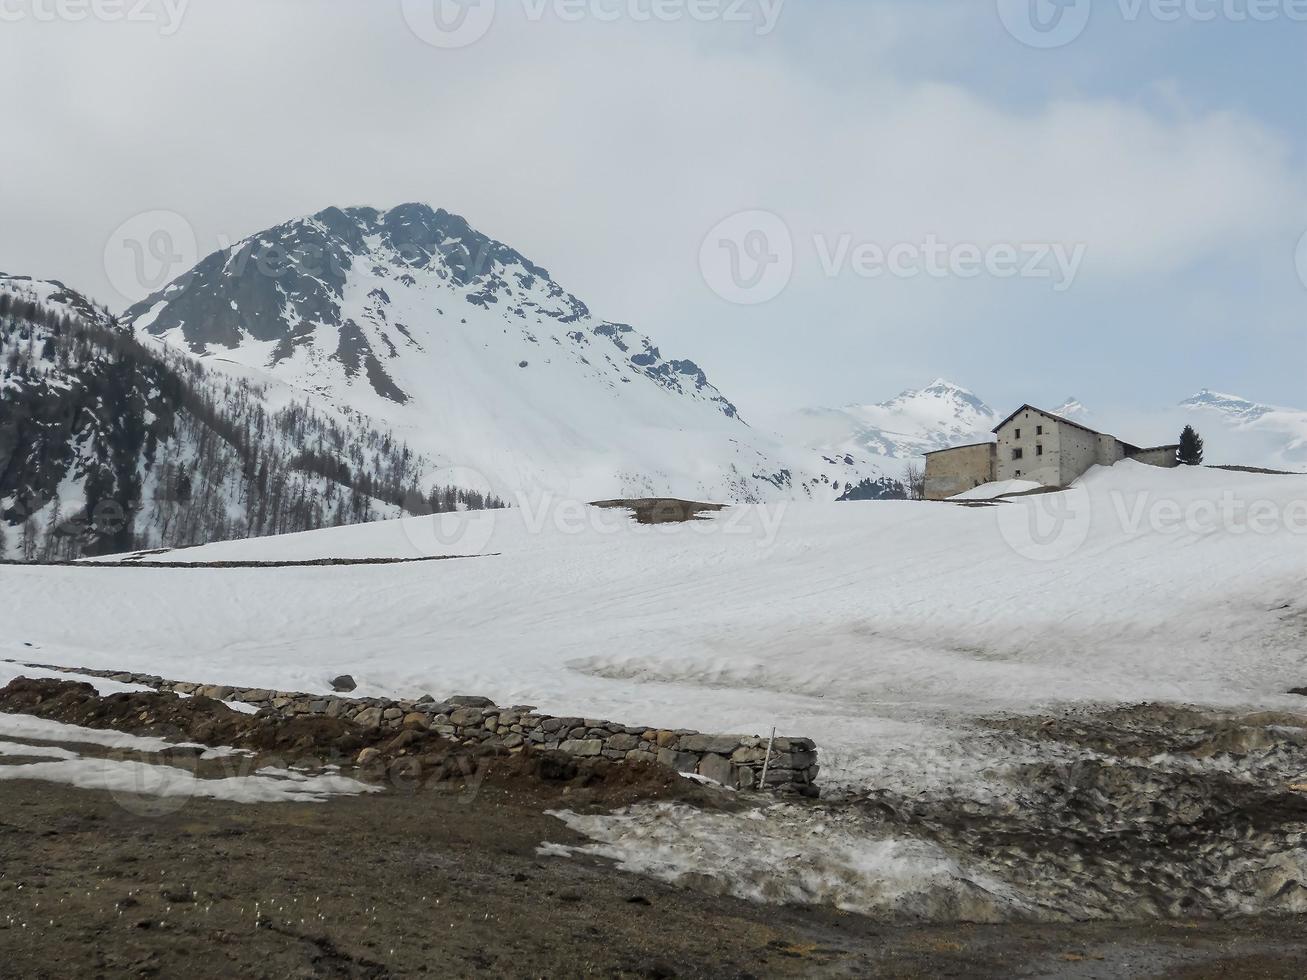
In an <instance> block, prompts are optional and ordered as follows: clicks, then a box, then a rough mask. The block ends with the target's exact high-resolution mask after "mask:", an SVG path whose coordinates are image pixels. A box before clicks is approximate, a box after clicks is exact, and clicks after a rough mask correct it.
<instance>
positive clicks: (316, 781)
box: [0, 757, 380, 803]
mask: <svg viewBox="0 0 1307 980" xmlns="http://www.w3.org/2000/svg"><path fill="white" fill-rule="evenodd" d="M7 779H37V780H41V781H43V782H51V783H68V784H69V785H72V786H76V787H78V788H79V789H93V790H108V791H109V792H111V793H132V794H139V795H143V796H160V797H187V798H189V797H204V798H208V799H213V800H228V801H231V802H234V803H287V802H296V803H321V802H324V801H325V800H327V799H328V798H330V797H332V796H340V795H348V796H353V795H356V794H359V793H372V792H378V791H379V789H380V788H379V787H376V786H368V785H367V784H365V783H360V782H359V781H358V780H355V779H348V778H346V777H344V776H334V775H331V776H302V775H299V774H296V775H295V776H294V777H293V778H282V777H281V776H279V775H275V774H273V773H272V772H271V771H269V770H260V771H259V772H258V773H256V774H254V775H252V776H230V777H228V778H226V779H201V778H199V777H197V776H195V775H194V774H193V773H190V772H187V771H186V770H184V769H177V768H174V767H173V766H167V765H156V764H152V763H148V762H136V761H133V760H126V759H87V758H79V757H74V758H72V759H61V760H60V761H58V762H33V763H30V764H28V765H13V766H0V782H3V781H4V780H7Z"/></svg>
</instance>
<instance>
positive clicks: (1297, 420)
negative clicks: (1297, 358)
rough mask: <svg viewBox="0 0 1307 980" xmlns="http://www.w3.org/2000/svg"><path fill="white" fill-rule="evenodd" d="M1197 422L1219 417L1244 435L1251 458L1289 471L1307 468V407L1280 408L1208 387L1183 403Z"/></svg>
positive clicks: (1241, 442)
mask: <svg viewBox="0 0 1307 980" xmlns="http://www.w3.org/2000/svg"><path fill="white" fill-rule="evenodd" d="M1180 407H1181V408H1184V409H1187V410H1189V411H1190V412H1192V413H1193V415H1194V416H1195V421H1196V422H1197V421H1199V420H1201V419H1202V418H1204V417H1206V418H1212V417H1215V418H1216V419H1217V420H1219V421H1220V422H1222V423H1223V424H1224V425H1225V426H1226V428H1227V429H1228V430H1229V431H1230V432H1231V433H1234V434H1236V435H1238V436H1242V437H1243V438H1242V439H1241V440H1240V444H1241V445H1246V446H1248V447H1249V451H1250V452H1251V453H1252V455H1251V456H1250V457H1249V459H1250V461H1252V462H1257V461H1259V459H1258V456H1259V450H1260V455H1261V456H1263V457H1264V458H1263V459H1261V461H1263V462H1265V463H1266V464H1267V465H1270V466H1278V467H1283V468H1285V469H1289V470H1295V471H1302V470H1305V469H1307V410H1304V409H1299V408H1279V407H1276V406H1274V405H1264V404H1261V403H1258V402H1254V401H1250V400H1249V399H1247V398H1244V397H1242V396H1240V395H1228V394H1224V393H1222V392H1219V391H1209V390H1208V389H1206V388H1204V389H1203V390H1202V391H1200V392H1199V393H1198V394H1196V395H1194V396H1193V397H1192V398H1187V399H1185V400H1184V401H1183V402H1181V403H1180Z"/></svg>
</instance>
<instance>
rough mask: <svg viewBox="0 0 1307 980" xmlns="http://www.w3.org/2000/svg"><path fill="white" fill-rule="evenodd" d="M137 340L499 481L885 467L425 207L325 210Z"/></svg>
mask: <svg viewBox="0 0 1307 980" xmlns="http://www.w3.org/2000/svg"><path fill="white" fill-rule="evenodd" d="M124 321H125V322H126V323H127V324H128V325H130V327H131V328H132V329H133V330H135V331H136V333H137V334H138V335H139V336H141V337H142V338H147V339H149V340H150V341H151V342H154V343H161V344H163V345H165V346H167V347H169V348H171V349H176V350H185V351H187V352H188V353H189V354H190V355H191V356H193V357H195V358H198V359H199V361H200V362H201V363H203V364H205V365H206V366H209V367H211V368H214V369H218V370H224V371H236V372H237V373H240V372H245V376H250V377H258V378H260V379H262V380H265V381H268V382H272V383H275V384H279V385H283V386H288V388H289V389H290V390H292V391H294V392H297V393H302V394H304V395H307V396H310V397H312V398H313V399H314V403H315V404H317V405H321V406H323V407H324V409H327V408H330V409H334V410H337V411H349V412H359V413H362V414H363V415H364V416H366V417H367V418H368V419H370V420H372V421H373V422H374V423H376V424H378V425H382V426H385V427H387V428H389V429H390V430H391V431H393V432H395V433H396V435H397V437H399V438H402V439H403V440H404V441H406V442H408V443H409V444H410V445H412V446H414V447H415V448H416V449H417V450H418V451H419V452H421V453H422V454H423V455H425V456H427V457H428V458H430V459H431V460H432V461H433V463H434V465H435V467H436V469H437V471H441V470H448V471H453V472H457V473H459V474H461V475H462V476H463V478H464V480H471V481H472V482H473V483H483V484H484V486H485V487H486V489H489V490H492V491H494V492H496V493H499V494H501V495H503V496H509V495H511V494H513V493H517V492H527V493H531V492H537V491H549V492H553V493H558V494H563V495H567V496H569V497H576V498H582V499H602V498H609V497H635V496H650V495H675V496H684V497H696V498H700V499H713V500H734V501H746V502H747V501H762V500H767V499H776V498H784V499H788V498H791V497H807V496H815V497H819V498H822V499H831V498H833V497H834V496H835V495H837V491H838V489H839V487H840V485H841V484H844V483H847V482H852V481H855V480H859V479H862V478H865V477H868V476H878V475H880V471H879V468H878V467H877V465H876V464H875V463H874V461H869V460H866V459H865V458H862V457H861V456H859V457H858V458H855V457H854V456H853V455H850V454H848V453H841V454H839V455H838V456H829V455H827V456H823V455H821V454H818V453H814V452H811V451H808V450H797V451H796V450H793V449H790V448H788V447H786V446H784V445H781V444H780V443H778V442H776V441H775V440H773V439H771V438H770V437H768V436H767V435H766V434H764V433H760V432H758V431H757V430H755V429H753V428H751V427H750V426H748V425H747V424H745V422H744V421H743V420H742V419H741V418H740V416H739V413H738V412H737V410H736V408H735V406H734V405H733V404H732V403H731V402H730V401H729V400H728V399H727V398H726V397H725V396H724V395H723V394H722V393H721V392H720V391H718V390H717V388H716V387H714V386H713V385H712V384H711V383H710V382H709V380H708V378H707V376H706V374H705V373H704V372H703V371H702V370H701V369H700V368H699V366H698V365H697V364H695V363H694V362H693V361H689V360H683V359H675V358H668V357H665V356H664V355H663V354H662V352H661V351H660V350H659V348H658V347H657V346H655V345H654V343H653V342H652V341H651V340H650V339H649V338H648V337H646V336H644V335H643V334H641V333H639V332H638V331H636V330H635V329H634V328H633V327H632V326H630V325H628V324H623V323H613V322H609V321H606V320H601V319H598V318H596V317H595V316H593V315H592V314H591V312H590V310H589V309H588V307H587V306H586V305H585V304H584V303H583V302H581V301H580V300H579V299H577V298H576V297H575V296H574V295H572V294H571V293H570V292H568V291H567V290H565V289H564V288H563V287H562V286H560V285H559V284H557V283H556V282H554V280H553V279H552V278H551V277H550V275H549V273H548V272H547V271H546V270H545V269H543V268H541V267H540V266H538V265H536V264H535V263H533V262H531V261H530V260H529V259H527V258H525V257H524V256H523V255H521V254H520V253H519V252H517V251H515V250H514V249H512V248H510V247H509V246H507V245H504V244H503V243H501V242H498V241H495V240H494V239H491V238H489V237H488V236H486V235H484V234H482V233H481V232H479V231H476V230H475V229H473V228H472V227H471V226H470V225H469V224H468V223H467V222H466V221H465V220H464V219H463V218H461V217H459V216H457V215H453V214H450V213H449V212H447V211H444V210H436V209H432V208H431V207H429V206H427V205H424V204H405V205H401V206H399V207H396V208H392V209H390V210H388V211H379V210H377V209H374V208H347V209H340V208H328V209H326V210H324V211H321V212H319V213H318V214H315V215H313V216H311V217H308V218H299V219H295V220H292V221H288V222H286V223H284V224H281V225H278V226H276V227H274V228H271V229H268V230H267V231H264V232H261V233H259V234H257V235H253V236H251V237H250V238H247V239H245V240H244V241H242V242H240V243H238V244H236V245H234V246H232V247H230V248H228V249H225V250H223V251H219V252H216V253H214V254H212V255H210V256H208V257H207V258H205V259H204V260H202V261H201V262H200V263H199V264H198V265H197V266H196V267H195V268H194V269H192V270H191V271H189V272H187V273H186V274H184V275H183V276H181V277H180V278H178V279H177V280H175V281H174V282H172V283H171V284H169V285H168V286H166V287H165V288H163V289H162V290H160V291H159V292H157V293H155V294H154V295H152V296H150V297H148V298H146V299H145V300H143V301H142V302H140V303H138V304H136V305H134V306H133V307H131V308H130V309H129V310H127V312H126V313H125V314H124Z"/></svg>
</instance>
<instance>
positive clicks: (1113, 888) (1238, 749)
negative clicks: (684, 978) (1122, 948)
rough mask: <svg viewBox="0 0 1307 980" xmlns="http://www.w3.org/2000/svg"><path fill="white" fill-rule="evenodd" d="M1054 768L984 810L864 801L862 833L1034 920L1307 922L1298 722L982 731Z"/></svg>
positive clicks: (1230, 719) (1138, 716)
mask: <svg viewBox="0 0 1307 980" xmlns="http://www.w3.org/2000/svg"><path fill="white" fill-rule="evenodd" d="M984 724H985V725H986V726H987V727H989V728H990V729H991V730H992V731H993V732H994V733H995V734H996V735H997V736H998V737H1000V738H1003V737H1010V738H1013V739H1018V740H1021V741H1023V742H1025V743H1028V744H1033V746H1034V747H1035V749H1036V751H1037V752H1042V753H1043V754H1046V755H1047V756H1048V757H1049V758H1051V759H1056V760H1057V761H1046V762H1036V763H1031V764H1025V765H1020V766H1017V767H1015V769H1014V770H1013V771H1010V772H1006V773H1004V774H1003V777H1002V778H1003V782H1004V784H1005V788H1004V791H1002V792H998V793H995V794H994V795H993V796H992V797H988V798H975V797H974V796H973V797H969V798H960V797H950V796H949V795H947V794H927V795H922V796H918V797H903V796H896V795H895V794H892V793H887V792H873V793H870V794H867V795H866V796H864V797H863V798H861V799H859V800H857V801H856V802H855V803H854V806H855V807H857V808H859V809H860V810H862V812H863V813H864V815H865V816H866V817H867V818H868V820H869V821H870V824H871V825H872V826H879V827H883V828H884V832H887V833H899V832H911V833H912V835H913V836H916V837H921V838H923V839H926V840H931V841H934V842H937V843H938V844H940V845H941V846H943V847H944V848H945V849H947V850H948V851H949V852H950V853H953V854H956V855H958V856H959V857H961V858H963V859H964V860H965V861H966V864H967V866H968V867H969V868H972V869H975V870H976V871H978V872H980V873H983V874H985V875H988V876H990V877H991V878H993V879H995V880H999V881H1002V882H1003V883H1005V884H1006V885H1008V886H1009V887H1010V888H1012V889H1013V891H1014V893H1015V894H1016V895H1019V896H1020V897H1021V902H1020V903H1019V905H1018V906H1017V907H1016V908H1014V909H1013V911H1015V912H1017V914H1019V915H1022V916H1029V917H1032V918H1076V919H1082V918H1118V919H1119V918H1150V917H1164V918H1175V917H1184V916H1194V915H1206V916H1223V915H1239V914H1250V913H1263V912H1273V913H1288V914H1299V913H1304V912H1307V727H1304V726H1307V719H1305V718H1303V717H1302V716H1298V715H1292V714H1283V713H1256V714H1227V713H1219V712H1207V711H1203V710H1200V709H1196V708H1187V707H1176V706H1169V705H1159V704H1146V705H1139V706H1133V707H1124V708H1118V709H1115V710H1111V711H1106V712H1097V713H1095V712H1089V711H1075V712H1067V713H1063V714H1060V715H1048V716H1034V717H1030V716H1024V717H1007V718H998V719H988V720H987V721H986V722H985V723H984Z"/></svg>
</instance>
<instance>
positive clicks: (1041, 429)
mask: <svg viewBox="0 0 1307 980" xmlns="http://www.w3.org/2000/svg"><path fill="white" fill-rule="evenodd" d="M1043 434H1044V427H1043V426H1042V425H1037V426H1035V435H1037V436H1042V435H1043Z"/></svg>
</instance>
